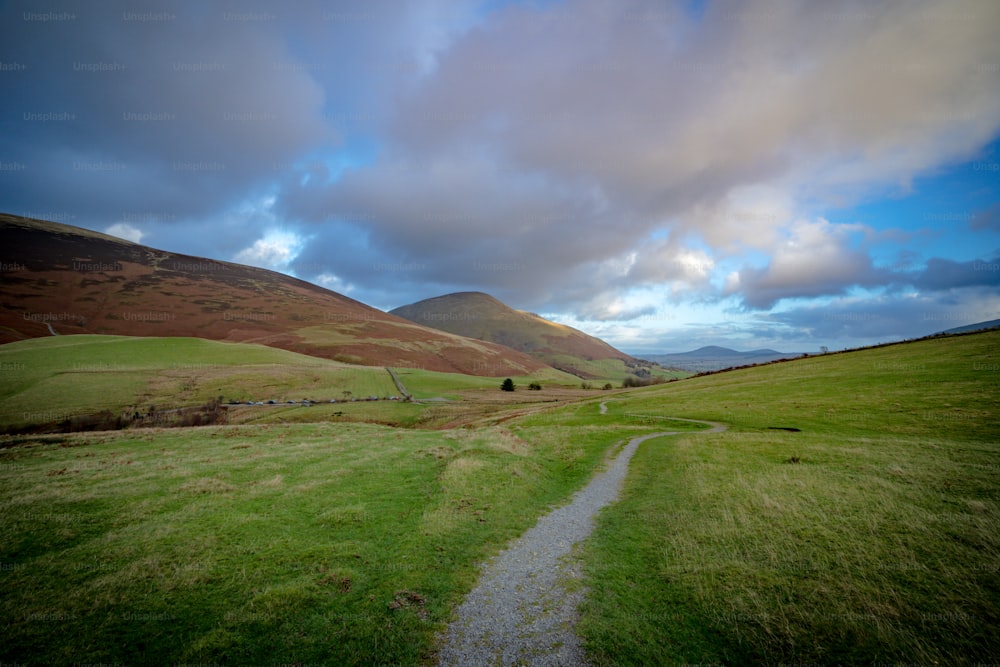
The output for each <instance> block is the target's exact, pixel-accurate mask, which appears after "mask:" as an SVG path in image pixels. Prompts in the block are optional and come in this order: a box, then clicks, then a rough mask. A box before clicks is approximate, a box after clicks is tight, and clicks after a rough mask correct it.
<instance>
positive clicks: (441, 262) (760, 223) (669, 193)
mask: <svg viewBox="0 0 1000 667" xmlns="http://www.w3.org/2000/svg"><path fill="white" fill-rule="evenodd" d="M93 4H94V3H82V2H73V1H66V2H64V3H62V4H61V5H60V4H58V3H56V4H53V5H51V6H49V5H46V7H45V8H44V9H41V10H40V9H38V7H36V6H35V5H36V3H31V2H27V1H8V2H5V3H2V4H0V26H2V27H0V31H2V35H0V36H2V39H0V88H2V92H3V94H4V99H5V100H7V103H6V104H5V108H4V109H3V110H2V111H0V167H2V169H0V201H2V202H3V205H2V207H0V208H2V209H3V210H5V211H7V212H11V213H15V214H21V215H28V216H33V217H42V218H47V219H55V220H57V221H61V222H66V223H69V224H75V225H79V226H82V227H87V228H91V229H97V230H100V231H106V232H108V233H112V234H116V235H119V236H123V237H125V238H129V239H132V240H136V241H140V242H142V243H144V244H147V245H151V246H154V247H159V248H163V249H167V250H172V251H176V252H185V253H190V254H195V255H200V256H206V257H210V258H215V259H225V260H235V261H241V262H245V263H249V264H254V265H257V266H262V267H266V268H271V269H274V270H278V271H283V272H287V273H290V274H293V275H296V276H298V277H301V278H304V279H306V280H310V281H313V282H316V283H318V284H321V285H323V286H326V287H329V288H330V289H334V290H336V291H339V292H342V293H345V294H347V295H349V296H351V297H353V298H356V299H359V300H361V301H364V302H366V303H369V304H371V305H373V306H375V307H378V308H383V309H391V308H394V307H396V306H400V305H403V304H406V303H411V302H413V301H416V300H419V299H423V298H428V297H431V296H436V295H439V294H443V293H447V292H453V291H462V290H482V291H486V292H489V293H491V294H493V295H495V296H497V297H498V298H500V299H502V300H504V301H506V302H507V303H509V304H511V305H512V306H514V307H517V308H522V309H525V310H530V311H533V312H538V313H541V314H543V315H545V316H547V317H550V318H552V319H554V320H557V321H560V322H564V323H567V324H571V325H573V326H576V327H578V328H581V329H583V330H585V331H587V332H589V333H592V334H594V335H598V336H601V337H603V338H605V339H606V340H608V341H609V342H611V343H612V344H615V345H617V346H618V347H620V348H622V349H624V350H626V351H629V352H632V353H637V354H655V353H659V352H675V351H683V350H687V349H693V348H695V347H699V346H701V345H709V344H714V345H726V346H730V347H736V348H740V349H750V348H759V347H774V348H777V349H781V350H785V351H814V350H817V349H819V347H820V346H828V347H830V348H831V349H840V348H844V347H855V346H859V345H865V344H870V343H876V342H881V341H888V340H898V339H901V338H907V337H915V336H920V335H925V334H928V333H932V332H934V331H938V330H941V329H946V328H950V327H953V326H959V325H963V324H967V323H971V322H976V321H982V320H990V319H996V318H1000V289H998V288H1000V41H998V40H996V38H995V35H996V27H997V26H998V25H1000V5H997V3H995V2H992V1H991V0H957V1H949V2H936V1H932V0H888V1H882V2H860V1H858V2H851V1H846V2H841V3H837V4H836V5H832V4H828V3H816V2H807V1H805V0H801V1H799V0H768V1H766V2H763V1H761V2H756V1H753V0H748V1H746V2H737V1H727V2H711V1H710V0H702V1H691V0H688V1H677V2H664V1H662V0H655V1H654V0H648V1H647V0H622V1H621V2H615V3H610V2H607V1H606V0H578V1H565V2H543V1H540V0H539V1H536V2H529V1H525V2H517V1H507V2H501V1H497V0H491V1H483V2H473V1H470V0H463V1H458V0H393V1H391V2H390V1H389V0H369V1H366V2H360V1H351V2H320V1H319V0H314V1H313V0H303V1H302V2H297V3H294V5H291V6H287V7H286V6H285V5H284V4H279V3H268V2H261V1H252V0H251V1H244V2H239V3H237V2H219V3H194V2H172V3H169V9H164V8H163V6H161V5H154V4H148V3H141V2H140V3H135V2H124V1H123V2H117V1H109V2H104V3H99V6H91V5H93Z"/></svg>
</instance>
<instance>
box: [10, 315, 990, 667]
mask: <svg viewBox="0 0 1000 667" xmlns="http://www.w3.org/2000/svg"><path fill="white" fill-rule="evenodd" d="M53 340H55V339H53ZM60 342H62V341H60ZM18 345H20V344H18ZM211 345H222V344H211ZM11 347H13V346H4V347H3V348H0V351H4V352H5V351H6V350H7V349H9V348H11ZM239 347H240V348H243V347H245V346H239ZM157 349H162V348H157ZM227 349H230V348H227ZM265 350H266V352H267V353H269V354H270V353H274V352H275V351H274V350H271V349H269V348H265ZM240 351H241V353H242V352H243V350H242V349H241V350H240ZM278 353H279V354H285V353H281V352H278ZM67 354H70V352H67ZM216 354H218V351H215V352H212V353H211V354H210V357H211V358H212V359H213V361H211V362H209V361H205V362H204V363H206V364H208V365H210V366H212V368H211V369H209V370H213V371H218V368H217V367H220V366H224V365H225V364H224V363H223V362H221V361H219V360H218V358H217V357H214V356H212V355H216ZM998 354H1000V334H997V333H989V334H977V335H973V336H963V337H955V338H948V339H941V340H931V341H925V342H919V343H914V344H911V345H903V346H893V347H886V348H880V349H874V350H867V351H862V352H857V353H851V354H843V355H827V356H823V357H815V358H810V359H807V360H802V361H795V362H791V363H785V364H775V365H771V366H765V367H759V368H754V369H747V370H740V371H733V372H729V373H723V374H719V375H713V376H707V377H701V378H694V379H690V380H685V381H682V382H676V383H671V384H667V385H660V386H656V387H650V388H647V389H638V390H630V391H615V392H599V391H594V392H584V391H580V390H576V392H575V393H572V392H570V391H569V390H567V389H564V388H559V387H549V386H545V389H543V391H541V392H529V391H526V390H525V391H521V390H519V391H517V392H514V393H513V394H509V393H506V392H500V391H498V390H495V389H494V387H493V385H495V384H496V380H489V381H487V380H482V379H472V380H467V381H466V383H465V384H463V385H460V386H459V387H458V388H457V389H449V388H454V387H455V385H454V384H450V381H451V378H448V377H441V376H440V375H439V374H428V373H425V372H423V371H414V372H411V373H408V374H407V375H405V376H403V377H404V380H403V381H404V382H405V383H407V384H408V385H410V384H412V385H414V386H413V387H411V389H410V390H411V391H414V393H416V392H417V391H421V392H426V393H425V395H426V396H431V395H437V392H438V391H439V390H440V391H441V392H442V393H445V392H446V390H450V391H452V392H453V393H452V394H451V396H452V398H453V399H454V400H452V401H449V402H442V403H441V404H440V405H438V404H435V403H434V402H431V403H429V404H427V405H413V404H402V403H395V402H377V403H376V402H373V403H347V404H336V405H317V406H313V407H308V408H306V407H291V406H273V407H260V408H250V407H249V406H247V407H244V408H239V410H240V411H241V412H240V413H239V415H240V419H241V420H243V421H244V422H245V423H243V424H238V425H229V426H211V427H201V428H192V429H150V430H133V431H122V432H113V433H112V432H103V433H92V434H73V435H60V436H39V437H30V436H18V437H13V436H11V437H4V438H0V507H2V511H0V625H2V626H3V628H4V631H3V638H4V641H3V642H0V662H3V663H10V662H19V663H21V664H29V663H30V664H72V663H74V662H76V663H83V664H85V663H99V662H104V663H114V662H119V663H122V664H177V663H208V664H211V663H215V664H346V665H350V664H358V665H367V664H404V665H410V664H426V663H429V662H431V661H432V660H433V656H434V641H435V637H436V633H438V632H439V631H440V630H441V629H442V628H443V627H444V624H445V623H446V622H447V621H448V619H449V616H450V614H451V612H452V611H453V609H454V608H455V606H456V605H457V604H458V603H459V602H460V601H461V600H462V598H463V596H464V595H465V593H466V592H468V590H469V589H470V588H471V587H472V586H473V584H474V583H475V579H476V575H477V572H478V569H477V565H478V563H480V562H481V561H482V560H483V559H485V558H487V557H488V556H489V555H491V554H494V553H496V552H497V551H498V550H499V549H501V548H502V547H503V546H504V545H505V544H506V543H507V542H508V541H509V540H510V539H511V538H513V537H514V536H516V535H518V534H520V533H521V532H523V531H524V530H525V529H527V528H528V527H530V526H531V525H533V523H534V522H535V520H536V519H537V517H538V516H539V515H541V514H542V513H544V512H545V511H547V510H548V509H550V508H552V507H553V506H555V505H558V504H561V503H563V502H565V501H566V500H567V499H568V498H569V496H570V495H571V494H572V492H573V491H574V490H576V489H578V488H580V487H581V486H582V485H583V484H585V483H586V482H587V481H588V480H589V479H590V478H591V476H592V475H593V473H594V471H595V470H596V469H597V468H599V467H600V465H601V464H602V462H603V461H605V460H606V459H607V457H608V456H609V455H610V454H612V453H613V452H614V451H616V450H617V447H618V446H620V445H622V444H623V443H624V442H626V441H627V440H628V438H629V437H631V436H633V435H638V434H642V433H650V432H654V431H661V430H684V429H686V428H691V429H695V428H697V427H695V426H694V425H688V424H685V423H684V422H677V421H666V420H664V419H663V418H664V417H671V416H673V417H689V418H696V419H706V420H713V421H720V422H725V423H727V424H728V425H729V426H730V430H729V431H727V432H725V433H717V434H698V435H691V436H673V437H670V438H662V439H658V440H651V441H647V442H646V443H644V444H643V445H642V446H641V447H640V448H639V450H638V452H637V453H636V455H635V458H634V459H633V461H632V467H631V472H630V474H629V477H628V479H627V482H626V488H625V490H624V493H623V498H622V501H621V502H620V503H618V504H615V505H613V506H611V507H609V508H607V509H605V510H604V512H602V514H601V517H600V520H599V523H598V528H597V531H596V532H595V534H594V536H593V538H592V539H591V540H590V541H589V542H588V544H587V545H586V547H585V548H584V549H583V550H582V552H581V553H582V555H583V557H584V558H585V563H586V568H587V573H588V586H589V587H590V591H591V594H590V596H589V601H588V602H587V603H586V607H585V608H584V609H583V610H582V611H583V618H582V620H581V624H580V627H579V631H580V632H581V633H582V635H583V636H584V638H585V640H586V643H587V646H588V650H589V651H590V654H591V656H592V658H593V662H594V664H596V665H612V664H614V665H618V664H683V663H719V664H747V663H751V664H780V663H782V662H784V663H785V664H824V665H826V664H829V665H833V664H838V663H840V664H856V663H865V664H872V663H883V664H898V663H906V664H927V665H931V664H975V663H976V662H984V663H989V662H995V657H996V656H997V655H998V654H1000V641H998V640H997V638H996V634H995V632H994V631H993V628H996V627H998V626H1000V427H998V426H997V420H998V417H1000V407H998V400H997V397H998V396H1000V370H998V363H1000V362H998V359H997V355H998ZM236 356H237V357H239V358H240V360H241V361H242V362H243V363H250V362H251V358H248V357H247V356H246V355H245V354H241V355H236ZM136 357H137V358H138V355H136ZM68 358H69V359H73V358H77V357H72V356H70V357H68ZM94 359H96V360H95V361H93V362H90V363H95V364H96V363H102V362H101V360H100V358H99V357H94ZM109 359H110V357H109ZM188 359H189V361H188V363H190V364H195V363H202V362H200V361H198V360H197V359H198V358H197V357H189V358H188ZM0 363H5V364H8V365H4V366H0V369H3V370H4V372H5V373H8V372H9V373H13V374H18V373H20V374H22V375H29V374H30V373H38V374H39V377H43V378H44V377H52V376H56V375H59V372H58V368H59V365H58V364H55V367H54V369H53V370H50V371H49V372H48V376H46V375H45V373H43V372H41V370H39V369H38V368H36V367H31V368H30V373H29V365H28V361H27V360H26V359H25V358H24V357H22V358H21V360H16V359H15V358H12V357H6V358H5V359H0ZM37 363H38V364H41V363H43V361H38V362H37ZM63 363H64V364H65V363H66V359H64V360H63ZM70 363H72V362H70ZM103 363H111V362H110V361H105V362H103ZM156 363H160V364H162V363H164V360H162V359H161V360H159V361H157V362H156ZM234 363H235V361H234ZM11 364H21V365H22V366H12V365H11ZM333 365H334V366H337V365H336V364H333ZM347 368H351V367H347ZM42 370H44V369H42ZM108 370H110V369H100V368H96V367H95V368H91V369H81V372H84V373H95V372H96V373H97V375H96V376H93V377H91V376H89V375H88V376H86V377H87V382H88V383H89V382H90V381H91V380H94V379H96V378H99V377H105V375H106V373H103V371H108ZM203 370H204V369H203ZM304 371H305V369H303V372H304ZM372 371H373V372H375V371H377V372H379V373H380V374H381V375H384V376H385V378H386V380H387V381H388V374H387V373H385V372H384V371H383V370H381V369H372ZM121 372H122V373H125V374H126V375H124V376H122V377H128V376H127V373H130V372H133V369H121ZM317 372H318V371H317ZM333 372H335V369H334V371H333ZM6 377H8V378H9V377H13V376H6ZM18 377H20V376H18ZM22 379H25V380H30V378H22ZM219 379H220V380H221V379H222V377H221V376H220V378H219ZM81 380H82V377H81ZM19 381H20V380H19ZM480 383H482V386H479V384H480ZM491 383H492V384H491ZM543 385H546V383H545V382H543ZM3 386H4V387H5V388H7V387H8V386H9V384H8V383H7V382H5V383H4V385H3ZM18 386H29V383H27V382H25V383H24V384H23V385H18ZM81 386H83V384H82V382H81V384H78V385H77V391H79V388H80V387H81ZM88 387H89V384H88ZM109 391H111V390H110V389H109ZM223 393H225V392H223ZM14 395H16V392H15V394H14ZM470 397H471V398H470ZM586 397H592V400H590V401H587V402H584V403H579V402H577V403H575V404H570V405H566V401H571V400H577V401H579V400H581V399H583V398H586ZM91 398H92V399H93V398H94V397H93V396H91ZM293 398H299V397H298V396H295V397H293ZM310 398H311V397H310ZM103 399H104V397H99V400H103ZM67 400H69V399H67ZM599 400H605V401H607V414H604V415H602V414H600V413H599V409H598V401H599ZM310 411H315V412H310ZM352 411H354V412H355V414H348V413H350V412H352ZM337 412H341V413H342V414H340V415H338V414H337ZM466 412H468V415H466V414H465V413H466ZM317 415H318V416H319V418H320V419H325V420H329V421H326V422H323V423H297V422H300V421H303V420H308V421H313V420H315V419H317ZM477 415H478V416H479V417H480V418H479V419H478V420H477V418H476V417H477ZM519 415H520V416H519ZM459 417H461V418H462V419H465V420H466V421H465V422H464V423H469V424H477V425H476V426H474V427H471V428H461V429H447V430H435V431H431V430H420V429H418V428H394V427H391V426H386V425H379V424H362V423H353V422H355V420H357V419H362V420H365V419H367V420H371V421H384V422H386V423H390V422H391V423H397V424H398V425H400V426H411V427H412V426H418V425H426V424H428V423H434V424H436V425H438V426H440V425H443V424H445V423H452V421H461V419H458V418H459ZM491 421H493V422H498V423H496V424H494V425H489V423H490V422H491ZM281 422H286V423H281ZM793 428H794V429H799V430H798V431H790V430H784V429H793Z"/></svg>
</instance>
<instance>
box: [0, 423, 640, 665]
mask: <svg viewBox="0 0 1000 667" xmlns="http://www.w3.org/2000/svg"><path fill="white" fill-rule="evenodd" d="M319 407H320V406H317V408H300V409H302V410H304V409H319ZM345 407H348V406H345ZM352 407H353V406H352ZM359 407H360V406H359ZM603 421H604V420H603V418H601V417H600V416H598V415H597V406H596V405H595V404H590V405H585V406H581V407H578V408H575V409H573V410H570V411H560V412H559V413H558V414H554V415H537V416H535V417H532V418H531V419H527V420H525V421H524V422H522V423H520V424H518V426H517V429H516V430H508V429H505V428H501V427H492V428H484V429H478V430H465V429H462V430H455V431H419V430H408V429H394V428H389V427H383V426H377V425H368V424H339V423H326V424H299V425H280V426H279V425H264V426H257V425H242V426H216V427H202V428H193V429H168V430H141V431H125V432H116V433H102V434H91V435H84V434H74V435H66V436H43V437H39V438H34V439H31V438H28V437H20V438H11V437H8V438H6V439H5V440H0V444H6V445H8V447H7V448H6V449H0V506H2V507H3V511H2V513H0V625H3V627H4V642H3V643H2V644H0V660H2V661H4V662H12V661H16V662H21V663H27V662H30V663H32V664H67V663H73V662H79V663H96V662H104V663H113V662H120V663H126V664H174V663H192V662H203V663H218V664H223V663H234V664H293V663H303V664H304V663H313V664H337V665H351V664H358V665H368V664H379V663H386V664H395V663H399V664H413V663H415V662H420V661H423V660H426V659H428V658H429V656H430V655H431V654H432V650H433V642H434V637H435V633H436V632H438V631H440V630H441V629H442V628H443V627H444V623H445V622H446V621H447V620H448V618H449V614H450V613H451V611H452V610H453V609H454V607H455V606H456V605H457V604H458V602H460V601H461V599H462V597H463V596H464V594H465V593H466V592H468V590H470V589H471V588H472V586H473V585H474V584H475V581H476V576H477V573H478V567H477V566H478V563H479V562H481V561H482V560H483V559H485V558H486V557H488V556H489V555H491V554H493V553H496V552H497V551H498V550H499V549H500V548H501V547H502V546H503V545H505V544H506V543H507V542H508V541H509V540H510V539H512V538H513V537H515V536H517V535H518V534H520V533H521V532H523V531H524V530H525V529H527V528H528V527H530V526H531V525H532V524H533V523H534V522H535V520H536V519H537V517H538V516H539V515H540V514H541V513H542V512H544V511H546V510H547V509H548V508H550V507H552V506H554V505H556V504H560V503H562V502H565V500H566V499H567V498H568V497H569V495H570V494H571V493H572V492H573V491H574V490H575V489H578V488H580V487H581V486H582V485H583V484H584V483H586V481H587V480H588V479H589V478H590V477H591V475H592V473H593V471H594V469H595V467H596V466H598V465H599V464H600V463H601V462H602V461H603V460H604V458H605V455H606V453H607V452H608V451H609V449H610V448H612V447H613V446H615V445H616V443H620V441H621V440H622V439H624V438H627V437H628V436H629V435H632V434H635V433H640V432H648V430H649V427H642V426H631V425H626V424H623V425H618V426H612V427H610V428H606V427H604V426H603ZM394 607H395V608H394Z"/></svg>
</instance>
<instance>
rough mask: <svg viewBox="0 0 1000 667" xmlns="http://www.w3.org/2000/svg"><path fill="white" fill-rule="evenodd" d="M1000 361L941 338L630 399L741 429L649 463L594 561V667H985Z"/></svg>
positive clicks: (999, 462)
mask: <svg viewBox="0 0 1000 667" xmlns="http://www.w3.org/2000/svg"><path fill="white" fill-rule="evenodd" d="M998 352H1000V334H996V333H992V334H981V335H977V336H968V337H961V338H949V339H940V340H930V341H925V342H919V343H915V344H912V345H905V346H893V347H886V348H880V349H874V350H868V351H862V352H858V353H853V354H845V355H829V356H825V357H819V358H813V359H809V360H805V361H798V362H794V363H788V364H778V365H772V366H766V367H762V368H756V369H749V370H743V371H735V372H730V373H725V374H720V375H714V376H710V377H704V378H697V379H692V380H689V381H685V382H682V383H675V384H671V385H667V386H662V387H657V388H652V389H647V390H639V391H635V392H630V393H629V394H626V395H624V396H622V395H619V396H618V397H616V399H618V400H616V401H615V402H614V403H609V412H610V408H614V409H615V410H616V411H620V413H621V414H622V415H623V416H624V415H626V414H667V415H675V416H685V417H693V418H701V419H710V420H718V421H725V422H728V423H729V424H730V425H731V427H732V428H731V430H730V431H728V432H726V433H720V434H707V435H705V434H702V435H697V436H683V437H675V438H664V439H657V440H653V441H649V442H647V443H646V444H644V445H643V446H642V447H641V448H640V449H639V451H638V452H637V454H636V456H635V458H634V459H633V461H632V465H631V468H630V474H629V478H628V480H627V483H626V489H625V492H624V494H623V499H622V501H621V502H620V503H618V504H616V505H614V506H612V507H610V508H608V509H606V510H605V511H604V512H603V513H602V516H601V518H600V521H599V524H598V528H597V530H596V532H595V534H594V537H593V538H592V540H591V541H590V543H589V544H588V547H587V550H586V555H587V562H588V575H589V585H590V586H591V595H590V597H589V599H588V603H587V605H586V609H585V610H584V616H583V620H582V622H581V625H580V630H581V632H582V633H583V635H584V636H585V638H586V642H587V646H588V648H589V650H590V651H591V654H592V656H593V658H594V663H595V664H597V665H611V664H614V665H619V664H635V665H642V664H671V663H674V664H677V663H699V662H700V663H721V664H780V663H782V662H784V663H786V664H791V663H798V664H838V663H840V664H859V663H864V664H870V663H875V662H881V663H884V664H894V663H909V664H975V663H976V662H983V661H985V662H990V661H991V658H995V657H996V655H998V654H1000V640H998V639H997V635H996V634H995V632H993V631H992V628H996V627H998V626H1000V483H998V480H1000V475H998V473H1000V427H998V417H1000V407H998V402H997V397H998V396H1000V372H997V371H991V370H984V369H989V368H996V365H995V364H996V359H997V354H998ZM769 427H795V428H799V429H801V432H787V431H781V430H773V429H771V428H769ZM795 460H797V462H793V461H795Z"/></svg>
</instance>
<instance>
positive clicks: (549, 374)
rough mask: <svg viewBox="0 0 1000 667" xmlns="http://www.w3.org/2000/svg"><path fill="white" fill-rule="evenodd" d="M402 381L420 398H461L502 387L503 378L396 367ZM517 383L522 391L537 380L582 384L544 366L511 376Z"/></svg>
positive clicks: (548, 384)
mask: <svg viewBox="0 0 1000 667" xmlns="http://www.w3.org/2000/svg"><path fill="white" fill-rule="evenodd" d="M395 370H396V373H397V374H398V375H399V379H400V381H401V382H402V383H403V384H404V385H405V386H406V389H407V391H409V392H410V393H411V394H413V397H414V398H416V399H427V398H447V399H451V400H455V399H459V398H461V397H462V396H463V392H464V391H466V390H469V389H488V390H493V389H499V388H500V383H501V382H502V381H503V378H493V377H479V376H475V375H461V374H460V373H438V372H436V371H425V370H420V369H416V368H399V369H395ZM511 379H512V380H513V381H514V384H515V385H516V386H517V387H518V389H520V390H527V388H528V385H529V384H530V383H532V382H537V383H539V384H540V385H542V387H553V386H555V387H578V386H580V378H578V377H576V376H574V375H570V374H569V373H563V372H561V371H557V370H555V369H544V370H541V371H539V372H538V373H535V374H533V375H525V376H516V375H515V376H511Z"/></svg>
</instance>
